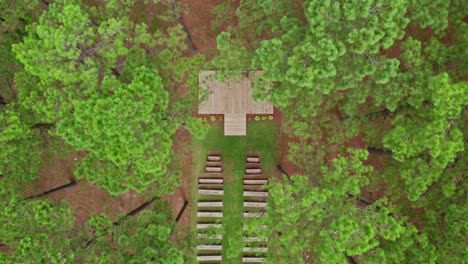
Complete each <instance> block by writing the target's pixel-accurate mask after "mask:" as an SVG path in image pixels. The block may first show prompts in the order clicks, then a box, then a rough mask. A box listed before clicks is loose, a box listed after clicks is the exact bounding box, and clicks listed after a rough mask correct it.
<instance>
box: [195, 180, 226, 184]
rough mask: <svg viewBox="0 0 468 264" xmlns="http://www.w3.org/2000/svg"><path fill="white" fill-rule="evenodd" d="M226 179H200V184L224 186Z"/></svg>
mask: <svg viewBox="0 0 468 264" xmlns="http://www.w3.org/2000/svg"><path fill="white" fill-rule="evenodd" d="M223 182H224V179H198V183H199V184H223Z"/></svg>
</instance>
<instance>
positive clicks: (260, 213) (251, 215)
mask: <svg viewBox="0 0 468 264" xmlns="http://www.w3.org/2000/svg"><path fill="white" fill-rule="evenodd" d="M266 215H267V213H262V212H255V213H244V217H245V218H259V217H263V216H266Z"/></svg>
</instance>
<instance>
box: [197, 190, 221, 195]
mask: <svg viewBox="0 0 468 264" xmlns="http://www.w3.org/2000/svg"><path fill="white" fill-rule="evenodd" d="M198 194H203V195H223V194H224V191H223V190H206V189H200V190H198Z"/></svg>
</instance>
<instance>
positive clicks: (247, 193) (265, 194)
mask: <svg viewBox="0 0 468 264" xmlns="http://www.w3.org/2000/svg"><path fill="white" fill-rule="evenodd" d="M244 196H247V197H268V192H251V191H244Z"/></svg>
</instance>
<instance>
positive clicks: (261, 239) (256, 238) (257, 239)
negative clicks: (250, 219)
mask: <svg viewBox="0 0 468 264" xmlns="http://www.w3.org/2000/svg"><path fill="white" fill-rule="evenodd" d="M243 240H244V242H266V241H268V239H267V238H263V237H244V239H243Z"/></svg>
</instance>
